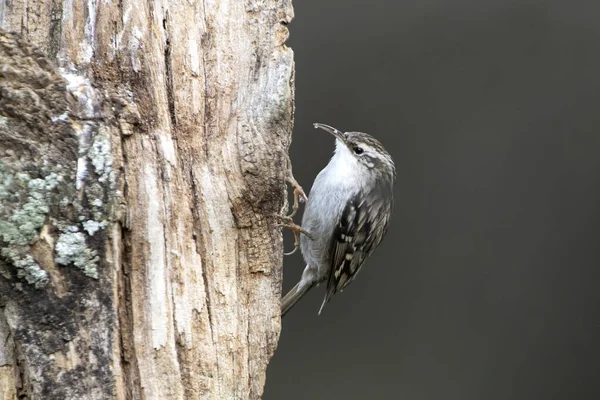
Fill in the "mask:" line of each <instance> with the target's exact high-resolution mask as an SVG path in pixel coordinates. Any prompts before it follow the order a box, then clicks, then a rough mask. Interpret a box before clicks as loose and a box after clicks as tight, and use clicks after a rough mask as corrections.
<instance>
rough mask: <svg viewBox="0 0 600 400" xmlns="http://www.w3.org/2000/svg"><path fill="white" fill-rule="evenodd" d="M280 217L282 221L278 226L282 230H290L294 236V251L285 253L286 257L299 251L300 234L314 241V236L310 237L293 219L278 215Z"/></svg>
mask: <svg viewBox="0 0 600 400" xmlns="http://www.w3.org/2000/svg"><path fill="white" fill-rule="evenodd" d="M278 217H279V219H280V220H281V222H279V223H278V224H277V226H279V227H281V228H288V229H289V230H291V231H292V233H293V234H294V250H292V251H290V252H289V253H285V252H284V253H283V254H284V255H286V256H289V255H292V254H294V253H295V252H296V251H297V250H298V248H299V247H300V234H303V235H305V236H306V237H307V238H309V239H311V240H312V236H311V235H310V233H308V232H307V231H305V230H304V229H302V227H301V226H300V225H297V224H295V223H294V220H292V218H291V217H288V216H283V215H278Z"/></svg>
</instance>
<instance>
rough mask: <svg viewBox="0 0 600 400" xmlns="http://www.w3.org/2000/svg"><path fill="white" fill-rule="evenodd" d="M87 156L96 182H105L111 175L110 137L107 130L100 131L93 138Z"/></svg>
mask: <svg viewBox="0 0 600 400" xmlns="http://www.w3.org/2000/svg"><path fill="white" fill-rule="evenodd" d="M87 156H88V158H89V159H90V161H91V163H92V165H93V166H94V170H95V171H96V174H97V175H98V181H99V182H106V181H107V179H108V178H109V177H111V174H112V157H111V153H110V136H109V132H108V131H107V130H105V129H100V130H99V131H98V133H97V134H96V135H95V136H94V142H93V143H92V145H91V147H90V149H89V151H88V153H87Z"/></svg>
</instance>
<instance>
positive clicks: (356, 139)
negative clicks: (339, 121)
mask: <svg viewBox="0 0 600 400" xmlns="http://www.w3.org/2000/svg"><path fill="white" fill-rule="evenodd" d="M314 127H315V128H318V129H323V130H324V131H327V132H329V133H331V134H332V135H333V136H335V138H336V139H337V140H336V155H339V156H341V157H343V158H345V159H348V160H355V161H356V163H357V164H358V165H360V166H362V167H364V168H365V169H367V170H369V171H371V172H375V173H380V174H382V175H389V176H393V178H394V180H395V177H396V168H395V166H394V160H392V157H391V156H390V153H388V152H387V150H385V148H384V147H383V146H382V144H381V143H380V142H379V141H378V140H377V139H375V138H374V137H373V136H371V135H369V134H368V133H364V132H342V131H340V130H338V129H336V128H334V127H332V126H329V125H325V124H320V123H315V124H314Z"/></svg>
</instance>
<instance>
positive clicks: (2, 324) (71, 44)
mask: <svg viewBox="0 0 600 400" xmlns="http://www.w3.org/2000/svg"><path fill="white" fill-rule="evenodd" d="M292 14H293V11H292V7H291V2H290V1H275V0H262V1H260V0H256V1H252V0H250V1H245V2H237V1H235V0H225V1H216V0H213V1H210V0H205V1H192V0H189V1H170V2H167V1H141V0H129V1H127V0H124V1H120V2H116V1H102V0H97V1H96V0H89V1H85V2H76V1H58V0H37V1H33V2H32V1H31V0H29V1H26V0H13V1H8V0H0V23H1V25H2V27H3V28H4V29H7V30H10V31H16V32H17V33H18V35H13V34H7V33H1V34H0V205H1V206H0V245H1V247H2V253H1V254H0V394H2V395H4V397H5V398H8V399H12V398H17V397H18V396H24V397H21V398H31V399H63V398H65V399H66V398H68V399H109V398H117V399H199V398H210V399H246V398H253V399H254V398H259V397H260V396H261V394H262V390H263V386H264V383H265V371H266V366H267V363H268V361H269V359H270V357H271V356H272V354H273V352H274V350H275V347H276V345H277V341H278V338H279V331H280V317H279V314H280V309H279V302H280V295H281V293H280V290H281V286H280V285H281V264H282V238H281V233H280V231H279V229H278V228H277V226H276V223H277V220H276V218H275V215H276V214H278V213H280V211H281V209H282V207H283V206H284V205H285V178H286V176H287V171H288V160H287V149H288V147H289V143H290V135H291V130H292V118H293V54H292V52H291V50H290V49H289V48H287V47H286V46H285V44H284V43H285V41H286V39H287V28H286V26H285V25H286V24H287V23H288V22H289V21H290V20H291V18H292Z"/></svg>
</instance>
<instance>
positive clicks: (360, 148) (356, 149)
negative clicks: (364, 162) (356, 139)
mask: <svg viewBox="0 0 600 400" xmlns="http://www.w3.org/2000/svg"><path fill="white" fill-rule="evenodd" d="M354 152H355V153H356V154H362V153H364V152H365V151H364V150H363V148H362V147H358V146H354Z"/></svg>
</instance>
